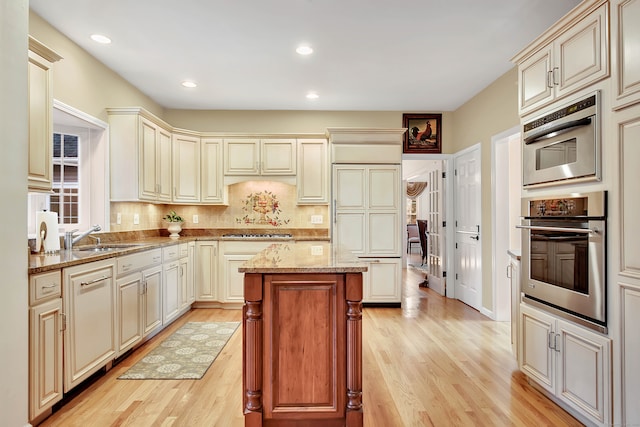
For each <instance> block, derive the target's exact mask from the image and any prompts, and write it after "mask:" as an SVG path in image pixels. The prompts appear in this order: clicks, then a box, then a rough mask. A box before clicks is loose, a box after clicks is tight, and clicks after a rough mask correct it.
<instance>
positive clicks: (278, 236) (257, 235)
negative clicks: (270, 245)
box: [222, 233, 293, 239]
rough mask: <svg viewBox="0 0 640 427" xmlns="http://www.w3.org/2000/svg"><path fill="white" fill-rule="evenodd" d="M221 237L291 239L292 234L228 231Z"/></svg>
mask: <svg viewBox="0 0 640 427" xmlns="http://www.w3.org/2000/svg"><path fill="white" fill-rule="evenodd" d="M222 237H228V238H232V239H291V237H293V236H292V235H291V234H289V233H264V234H262V233H230V234H223V235H222Z"/></svg>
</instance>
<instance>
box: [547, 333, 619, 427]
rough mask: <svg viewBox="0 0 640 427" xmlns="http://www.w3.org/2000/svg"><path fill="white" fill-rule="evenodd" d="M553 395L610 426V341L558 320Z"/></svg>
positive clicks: (600, 422)
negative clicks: (555, 383) (554, 388)
mask: <svg viewBox="0 0 640 427" xmlns="http://www.w3.org/2000/svg"><path fill="white" fill-rule="evenodd" d="M556 334H557V335H558V338H557V343H556V344H557V347H558V349H557V351H558V360H557V373H556V381H557V390H556V395H557V396H558V397H559V398H560V399H562V400H563V401H565V402H566V403H568V404H569V405H570V406H572V407H574V408H576V409H578V410H579V411H580V412H582V413H585V414H587V415H588V416H590V417H591V418H593V419H594V420H596V421H597V422H598V423H599V424H600V425H611V410H610V408H611V372H610V371H611V361H610V359H611V340H610V339H609V338H606V337H603V336H602V335H598V334H596V333H593V332H591V331H587V330H585V329H584V328H581V327H578V326H576V325H573V324H571V323H568V322H565V321H563V320H558V327H557V331H556Z"/></svg>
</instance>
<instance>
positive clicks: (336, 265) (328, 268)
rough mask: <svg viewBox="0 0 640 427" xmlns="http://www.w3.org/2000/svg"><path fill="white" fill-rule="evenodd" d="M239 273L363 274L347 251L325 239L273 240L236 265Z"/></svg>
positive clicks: (364, 266)
mask: <svg viewBox="0 0 640 427" xmlns="http://www.w3.org/2000/svg"><path fill="white" fill-rule="evenodd" d="M238 271H239V272H240V273H362V272H365V271H367V266H366V264H365V263H363V262H361V261H360V260H359V259H358V258H357V257H356V256H354V255H353V254H352V253H351V252H350V251H349V250H346V249H344V248H340V247H337V246H336V245H333V244H331V243H328V242H313V243H310V242H299V243H296V242H288V243H274V244H272V245H270V246H269V247H268V248H266V249H264V250H263V251H262V252H259V253H258V254H257V255H256V256H254V257H253V258H251V259H250V260H248V261H246V262H245V263H244V264H243V265H242V266H240V267H239V268H238Z"/></svg>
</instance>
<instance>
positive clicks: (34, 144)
mask: <svg viewBox="0 0 640 427" xmlns="http://www.w3.org/2000/svg"><path fill="white" fill-rule="evenodd" d="M60 59H62V57H61V56H60V55H58V54H57V53H55V52H54V51H52V50H51V49H49V48H48V47H46V46H45V45H43V44H42V43H40V42H39V41H37V40H36V39H34V38H32V37H29V63H28V64H29V65H28V74H29V78H28V82H29V140H28V144H27V146H28V152H29V157H28V158H29V162H28V187H29V191H40V192H49V191H51V189H52V186H53V162H52V155H53V147H52V145H53V144H52V135H53V119H52V116H53V88H52V82H53V77H52V67H53V63H54V62H56V61H58V60H60Z"/></svg>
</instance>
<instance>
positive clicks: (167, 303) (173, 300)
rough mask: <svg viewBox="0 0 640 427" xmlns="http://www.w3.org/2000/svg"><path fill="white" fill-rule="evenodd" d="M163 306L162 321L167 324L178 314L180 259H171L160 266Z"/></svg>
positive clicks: (180, 285) (180, 292) (180, 284)
mask: <svg viewBox="0 0 640 427" xmlns="http://www.w3.org/2000/svg"><path fill="white" fill-rule="evenodd" d="M162 284H163V292H164V295H163V298H162V300H163V307H162V323H163V324H164V325H167V324H169V323H171V322H172V321H173V320H175V319H176V318H177V317H178V315H179V314H180V309H181V306H180V297H181V295H182V289H181V287H182V282H181V281H180V261H178V260H176V261H171V262H169V263H165V264H164V265H163V266H162Z"/></svg>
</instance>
